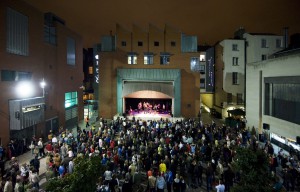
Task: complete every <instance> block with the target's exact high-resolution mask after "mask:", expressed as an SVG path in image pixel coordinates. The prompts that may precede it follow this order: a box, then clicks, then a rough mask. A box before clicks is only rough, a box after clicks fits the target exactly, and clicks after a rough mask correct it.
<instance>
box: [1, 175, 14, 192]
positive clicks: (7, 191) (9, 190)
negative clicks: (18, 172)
mask: <svg viewBox="0 0 300 192" xmlns="http://www.w3.org/2000/svg"><path fill="white" fill-rule="evenodd" d="M3 192H13V185H12V182H11V177H10V176H8V177H7V178H6V181H5V184H4V188H3Z"/></svg>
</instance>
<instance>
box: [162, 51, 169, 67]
mask: <svg viewBox="0 0 300 192" xmlns="http://www.w3.org/2000/svg"><path fill="white" fill-rule="evenodd" d="M170 60H171V59H170V54H168V53H164V54H160V65H169V64H170Z"/></svg>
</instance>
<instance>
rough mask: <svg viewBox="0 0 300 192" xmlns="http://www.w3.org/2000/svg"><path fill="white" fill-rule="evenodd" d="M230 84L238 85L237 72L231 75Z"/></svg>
mask: <svg viewBox="0 0 300 192" xmlns="http://www.w3.org/2000/svg"><path fill="white" fill-rule="evenodd" d="M232 84H233V85H238V84H239V81H238V73H237V72H233V73H232Z"/></svg>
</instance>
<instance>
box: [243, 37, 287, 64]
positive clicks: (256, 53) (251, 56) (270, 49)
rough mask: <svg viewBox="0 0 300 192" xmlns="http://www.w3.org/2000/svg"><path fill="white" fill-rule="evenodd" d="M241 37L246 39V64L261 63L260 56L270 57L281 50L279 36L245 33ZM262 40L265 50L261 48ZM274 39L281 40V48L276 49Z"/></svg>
mask: <svg viewBox="0 0 300 192" xmlns="http://www.w3.org/2000/svg"><path fill="white" fill-rule="evenodd" d="M243 37H244V38H245V39H246V41H247V44H248V46H247V47H246V52H247V63H253V62H258V61H261V57H262V55H267V57H268V56H269V55H272V54H273V53H276V52H278V51H280V50H282V49H283V39H284V37H283V36H279V35H251V34H249V33H245V34H244V35H243ZM262 39H266V41H267V48H262V47H261V41H262ZM276 39H281V45H282V47H279V48H278V47H276Z"/></svg>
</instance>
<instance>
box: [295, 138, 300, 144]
mask: <svg viewBox="0 0 300 192" xmlns="http://www.w3.org/2000/svg"><path fill="white" fill-rule="evenodd" d="M296 142H297V144H299V145H300V136H297V137H296Z"/></svg>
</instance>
